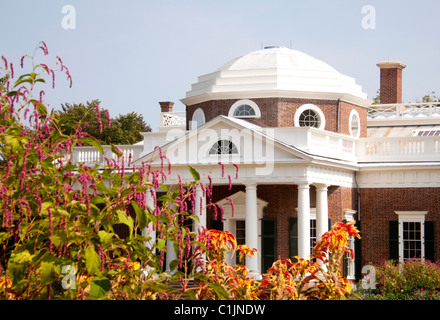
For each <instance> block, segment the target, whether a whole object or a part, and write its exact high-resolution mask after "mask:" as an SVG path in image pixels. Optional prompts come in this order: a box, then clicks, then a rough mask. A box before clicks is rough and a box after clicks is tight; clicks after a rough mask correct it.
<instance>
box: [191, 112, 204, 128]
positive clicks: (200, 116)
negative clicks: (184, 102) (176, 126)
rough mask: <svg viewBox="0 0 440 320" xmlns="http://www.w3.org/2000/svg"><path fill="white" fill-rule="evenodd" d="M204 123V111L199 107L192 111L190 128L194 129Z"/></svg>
mask: <svg viewBox="0 0 440 320" xmlns="http://www.w3.org/2000/svg"><path fill="white" fill-rule="evenodd" d="M204 123H205V113H204V112H203V110H202V109H201V108H198V109H197V110H196V111H194V113H193V116H192V121H191V129H196V128H198V127H200V126H201V125H202V124H204Z"/></svg>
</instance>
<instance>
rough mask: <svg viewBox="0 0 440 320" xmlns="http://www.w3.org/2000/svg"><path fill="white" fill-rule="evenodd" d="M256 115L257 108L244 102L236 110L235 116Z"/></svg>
mask: <svg viewBox="0 0 440 320" xmlns="http://www.w3.org/2000/svg"><path fill="white" fill-rule="evenodd" d="M249 116H255V110H254V108H252V107H251V106H250V105H247V104H242V105H241V106H239V107H238V108H237V109H235V111H234V117H249Z"/></svg>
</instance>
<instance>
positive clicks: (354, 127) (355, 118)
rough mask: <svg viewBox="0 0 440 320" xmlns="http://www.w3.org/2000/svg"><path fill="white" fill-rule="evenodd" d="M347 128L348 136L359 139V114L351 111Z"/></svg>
mask: <svg viewBox="0 0 440 320" xmlns="http://www.w3.org/2000/svg"><path fill="white" fill-rule="evenodd" d="M348 121H349V124H348V125H349V128H350V135H351V136H352V137H355V138H359V137H360V135H361V119H360V117H359V113H358V112H357V111H356V110H351V113H350V119H349V120H348Z"/></svg>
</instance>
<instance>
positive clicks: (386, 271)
mask: <svg viewBox="0 0 440 320" xmlns="http://www.w3.org/2000/svg"><path fill="white" fill-rule="evenodd" d="M376 277H377V279H376V283H377V292H379V293H383V294H407V293H409V294H412V293H414V292H416V291H418V290H422V291H428V292H429V291H431V292H433V290H436V289H438V288H440V266H439V265H438V264H436V263H433V262H430V261H421V260H406V261H405V262H402V263H398V264H393V263H392V262H391V261H386V262H384V263H383V264H382V265H380V266H378V267H377V268H376Z"/></svg>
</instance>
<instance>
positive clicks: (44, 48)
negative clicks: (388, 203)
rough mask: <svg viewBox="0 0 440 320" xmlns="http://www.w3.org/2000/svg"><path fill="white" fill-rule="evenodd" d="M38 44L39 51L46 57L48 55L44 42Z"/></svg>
mask: <svg viewBox="0 0 440 320" xmlns="http://www.w3.org/2000/svg"><path fill="white" fill-rule="evenodd" d="M40 43H41V46H40V49H41V50H43V53H44V55H45V56H47V55H48V54H49V50H48V49H47V45H46V42H44V41H40Z"/></svg>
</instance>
